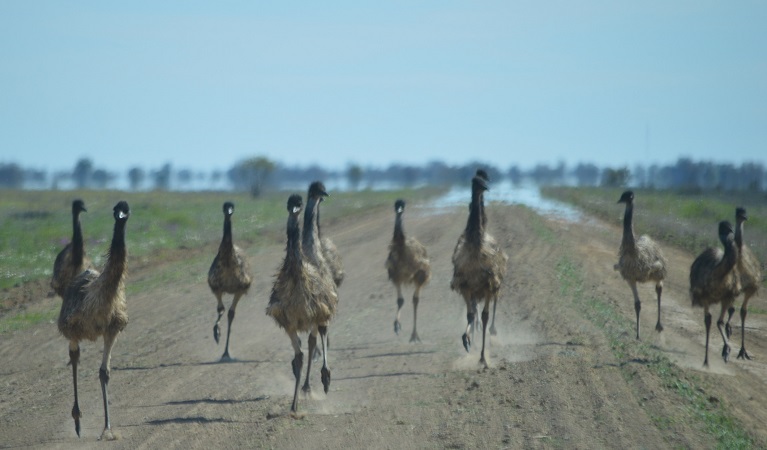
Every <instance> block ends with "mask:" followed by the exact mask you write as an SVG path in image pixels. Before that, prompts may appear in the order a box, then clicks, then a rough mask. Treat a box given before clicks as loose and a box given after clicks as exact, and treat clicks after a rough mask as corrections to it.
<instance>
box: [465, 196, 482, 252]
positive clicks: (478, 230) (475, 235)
mask: <svg viewBox="0 0 767 450" xmlns="http://www.w3.org/2000/svg"><path fill="white" fill-rule="evenodd" d="M482 208H483V204H482V191H480V190H474V191H472V193H471V209H470V210H469V220H468V221H467V222H466V239H467V240H468V241H469V242H471V243H473V244H474V245H476V246H477V247H479V246H480V245H481V244H482V235H483V234H484V232H485V225H484V223H482Z"/></svg>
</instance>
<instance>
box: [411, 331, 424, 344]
mask: <svg viewBox="0 0 767 450" xmlns="http://www.w3.org/2000/svg"><path fill="white" fill-rule="evenodd" d="M410 342H421V338H420V337H418V332H416V331H415V330H414V331H413V334H411V335H410Z"/></svg>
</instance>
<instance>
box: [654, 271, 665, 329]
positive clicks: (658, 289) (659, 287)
mask: <svg viewBox="0 0 767 450" xmlns="http://www.w3.org/2000/svg"><path fill="white" fill-rule="evenodd" d="M655 293H656V294H658V323H656V324H655V331H657V332H658V333H660V332H661V331H663V325H661V324H660V296H661V294H662V293H663V282H662V281H659V282H658V284H656V285H655Z"/></svg>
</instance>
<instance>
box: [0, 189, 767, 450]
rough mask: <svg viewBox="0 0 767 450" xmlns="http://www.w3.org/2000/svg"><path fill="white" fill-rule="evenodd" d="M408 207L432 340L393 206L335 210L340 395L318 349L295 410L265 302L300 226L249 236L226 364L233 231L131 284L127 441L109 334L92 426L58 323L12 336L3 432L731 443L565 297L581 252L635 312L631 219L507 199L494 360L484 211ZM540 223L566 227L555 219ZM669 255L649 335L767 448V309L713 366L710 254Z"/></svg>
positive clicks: (96, 352) (4, 378) (253, 442)
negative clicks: (416, 301)
mask: <svg viewBox="0 0 767 450" xmlns="http://www.w3.org/2000/svg"><path fill="white" fill-rule="evenodd" d="M405 214H406V215H405V230H406V233H408V234H409V235H412V236H415V237H417V238H418V239H419V240H420V241H421V242H422V243H423V244H424V245H425V246H426V247H427V249H428V251H429V256H430V259H431V261H432V280H431V282H430V284H429V285H428V286H427V287H426V288H424V290H423V291H422V294H421V304H420V308H419V315H418V316H419V324H418V331H419V334H420V337H421V339H422V340H423V342H422V343H419V344H411V343H409V342H408V341H409V336H410V331H411V327H412V306H411V303H410V299H409V298H407V301H406V305H405V309H404V310H403V315H402V322H403V332H402V333H401V334H400V335H399V336H397V335H395V334H394V331H393V321H394V314H395V305H396V302H395V300H396V295H395V290H394V287H393V286H391V285H390V283H389V282H388V280H387V276H386V271H385V269H384V261H385V259H386V252H387V244H388V241H389V239H390V237H391V231H392V226H393V212H391V211H388V210H386V211H384V210H380V211H373V212H370V213H368V214H366V215H364V216H357V217H352V218H349V219H345V220H339V221H335V222H328V223H327V225H325V226H324V227H323V232H324V233H325V234H326V235H327V236H329V237H331V238H332V239H333V240H334V242H335V243H336V245H337V246H338V248H339V251H340V252H341V254H342V256H343V258H344V265H345V268H346V280H345V282H344V284H343V286H342V287H341V289H340V302H341V303H340V309H339V312H338V315H337V317H336V319H335V321H334V322H333V323H332V326H331V328H330V336H331V349H330V353H329V355H330V366H331V370H332V385H331V388H330V392H329V393H328V394H327V395H325V394H324V393H323V392H322V385H321V383H320V374H319V370H318V369H319V367H317V365H315V366H314V368H313V370H312V384H313V388H314V391H313V393H312V395H311V396H310V397H309V398H307V397H302V398H301V399H300V403H299V408H300V409H301V410H302V411H304V412H305V415H304V417H303V418H301V419H294V418H291V417H289V415H288V414H287V413H288V410H289V408H290V401H291V397H292V386H293V377H292V373H291V368H290V367H291V364H290V361H291V359H292V358H293V352H292V349H291V346H290V343H289V340H288V338H287V336H286V335H285V334H284V332H283V331H281V330H280V329H278V327H277V326H276V325H275V324H274V323H272V321H271V319H269V318H268V317H266V315H265V314H264V307H265V306H266V303H267V300H268V296H269V291H270V289H271V285H272V276H273V274H274V272H275V270H276V268H277V267H278V265H279V264H280V261H281V259H282V256H283V248H284V243H283V241H282V239H283V238H282V236H280V235H275V239H274V240H273V245H269V246H267V247H266V248H262V249H260V250H258V251H256V250H255V249H252V250H251V252H249V253H250V260H251V265H252V267H253V271H254V273H253V275H254V283H253V286H252V287H251V291H250V293H249V294H248V295H247V296H246V297H245V298H244V299H243V300H242V301H241V302H240V305H239V307H238V310H237V316H236V319H235V323H234V329H233V336H232V345H231V351H232V355H233V357H234V358H235V361H234V362H230V363H219V362H218V359H219V357H220V356H221V353H222V352H223V343H222V344H221V345H216V343H215V342H214V340H213V337H212V327H213V322H214V318H215V303H216V302H215V299H214V297H213V295H212V294H211V293H210V291H209V289H208V287H207V284H206V282H205V276H206V273H207V268H208V265H209V264H210V261H211V260H212V257H213V255H214V254H215V251H216V245H211V246H210V248H206V249H193V250H189V253H188V255H186V256H185V257H183V258H176V259H175V260H170V261H163V262H151V261H150V262H141V263H140V262H136V264H134V265H133V266H132V268H133V270H132V271H131V273H130V276H129V278H128V283H131V282H134V283H139V282H143V281H146V280H151V279H153V277H158V276H159V274H161V272H162V271H165V270H173V268H174V266H176V265H179V264H181V263H182V262H183V264H184V265H183V269H181V270H184V271H188V275H186V276H184V277H182V280H181V281H174V280H175V279H172V280H171V281H168V282H166V283H155V284H154V285H153V286H154V287H151V288H148V289H145V290H142V291H141V292H140V293H137V294H134V295H132V296H129V298H128V302H129V313H130V320H131V321H130V324H129V325H128V328H127V329H126V330H125V331H124V332H123V333H122V334H121V335H120V337H119V338H118V340H117V343H116V345H115V349H114V352H113V357H112V376H111V382H110V394H111V402H110V403H111V414H112V424H113V427H114V430H115V433H116V434H117V435H118V436H119V439H118V440H117V441H114V442H99V441H98V438H99V436H100V434H101V431H102V429H103V410H102V405H101V392H100V388H99V379H98V367H99V364H100V361H101V348H102V344H101V342H96V343H91V342H84V343H83V344H81V347H82V357H81V365H80V371H79V393H80V408H81V409H82V411H83V415H84V417H83V419H82V423H83V431H82V437H80V438H78V437H77V436H76V434H75V430H74V426H73V421H72V419H71V415H70V411H71V407H72V378H71V368H70V367H68V366H67V363H68V360H69V357H68V352H67V343H66V341H65V340H64V339H63V338H62V337H61V336H60V335H59V334H58V332H57V330H56V326H55V324H54V323H45V324H40V325H36V326H33V327H31V328H28V329H25V330H22V331H16V332H12V333H6V334H4V335H2V336H0V360H1V361H3V362H2V367H1V368H0V447H3V448H6V447H7V448H27V447H34V448H97V447H98V448H101V447H103V446H109V447H110V448H130V449H136V448H185V449H196V448H206V449H209V448H349V449H351V448H391V449H406V448H584V449H586V448H712V447H715V446H716V445H717V442H716V441H715V440H713V438H712V437H711V434H709V433H706V432H704V431H703V430H702V429H701V425H700V423H699V422H696V421H695V420H687V419H686V418H689V417H691V416H694V415H695V413H691V412H690V411H691V410H692V407H691V405H690V404H688V401H687V400H685V399H684V398H682V397H681V396H679V395H677V394H675V392H674V390H673V389H672V388H671V387H670V386H668V381H667V380H665V381H664V379H662V378H661V377H659V376H658V375H657V374H656V372H655V371H653V370H652V367H651V365H652V364H653V362H652V361H647V360H645V359H642V358H639V357H635V356H634V355H631V354H629V355H627V356H625V357H616V356H615V355H616V353H614V352H613V351H611V349H610V342H609V339H610V338H609V336H608V335H607V334H606V332H605V330H604V328H603V327H601V326H599V323H598V321H594V320H592V318H590V317H589V314H588V310H587V309H586V310H584V309H583V308H582V307H579V306H577V305H575V304H573V302H572V301H571V299H570V298H569V297H567V296H563V295H562V291H561V288H560V287H561V283H560V281H559V280H558V271H557V264H558V263H559V262H560V261H561V260H562V258H563V257H566V258H568V259H569V260H570V261H573V262H574V263H575V264H576V266H577V268H578V270H579V271H580V272H581V274H582V276H583V281H584V284H583V294H584V296H592V297H596V298H599V299H601V300H603V301H604V302H605V303H607V304H609V305H613V306H614V307H615V308H617V310H618V311H619V314H620V315H622V316H625V317H626V318H629V319H630V318H633V315H634V309H633V300H632V297H631V293H630V290H629V288H628V286H627V285H626V283H625V282H624V281H622V280H621V278H620V276H619V275H618V274H617V273H616V272H614V271H613V268H612V266H613V264H614V263H615V262H616V259H617V257H616V251H617V247H618V245H619V242H620V228H619V227H618V221H617V220H616V222H615V223H614V224H613V223H611V224H605V223H603V222H597V221H593V220H588V221H586V222H583V223H570V222H565V221H558V220H556V219H553V218H544V219H540V218H539V217H538V216H536V215H535V214H534V213H533V212H532V211H530V210H529V209H526V208H523V207H516V206H503V205H496V204H493V205H492V206H491V207H489V208H488V216H489V221H490V225H489V227H490V231H491V233H492V234H493V235H494V236H495V237H496V239H497V240H498V241H499V243H501V245H503V246H504V247H505V250H506V252H507V253H508V255H509V258H510V260H509V271H508V274H507V279H506V282H505V288H504V293H503V297H502V299H501V301H500V303H499V305H498V317H497V319H496V326H497V328H498V336H495V337H493V338H492V339H491V340H490V345H489V352H490V365H491V367H490V368H489V369H487V370H481V369H480V368H479V364H478V361H479V345H478V344H479V335H477V337H476V339H477V340H476V344H475V347H474V348H473V349H472V352H471V353H468V354H467V353H466V351H465V350H464V349H463V347H462V345H461V334H462V333H463V329H464V326H465V320H466V319H465V317H466V311H465V307H464V304H463V301H462V300H461V299H460V298H459V297H458V295H457V294H455V293H454V292H452V291H451V290H450V288H449V282H450V278H451V275H452V266H451V262H450V257H451V254H452V251H453V248H454V246H455V242H456V240H457V238H458V236H459V235H460V233H461V231H462V228H463V226H464V224H465V220H466V209H465V208H463V207H462V208H458V207H456V208H453V209H450V210H442V211H435V210H432V209H429V208H422V207H420V206H419V205H412V206H411V207H410V208H409V210H408V211H407V212H406V213H405ZM329 219H330V218H327V219H325V220H329ZM616 219H617V215H616ZM540 227H546V229H547V230H550V231H547V232H545V233H542V232H541V230H540ZM130 228H131V227H130V224H129V226H128V244H129V245H130V242H131V240H132V239H140V237H139V236H132V235H131V234H130V231H131V230H130ZM536 228H538V229H536ZM235 239H236V236H235ZM246 250H247V249H246ZM182 253H183V252H182ZM665 253H666V256H667V258H668V259H669V263H670V264H669V265H670V273H669V277H668V280H667V282H666V284H665V290H664V303H663V321H664V325H665V331H663V332H662V333H660V334H658V333H656V332H655V331H654V325H655V319H654V317H655V312H656V306H655V302H654V301H653V295H654V290H653V287H652V286H649V285H647V286H642V288H641V290H640V296H642V298H643V299H644V300H645V301H644V303H643V310H642V340H643V342H645V343H646V344H648V345H649V346H650V347H651V348H652V349H654V350H655V351H658V352H660V353H661V354H663V355H665V357H667V358H668V359H670V360H671V361H673V363H674V365H675V366H676V367H678V368H679V370H680V371H681V373H683V374H684V375H685V376H686V377H693V378H694V379H695V380H697V383H698V386H699V387H698V389H700V390H703V391H704V394H705V396H706V398H707V399H708V401H709V402H710V403H711V407H712V408H714V407H716V406H718V405H720V404H721V405H723V406H725V407H726V409H727V411H729V412H730V413H731V416H732V417H734V418H735V420H736V421H738V422H739V423H740V424H742V426H743V427H744V428H745V429H746V430H748V432H749V433H750V434H751V435H752V437H753V439H754V440H755V441H756V442H757V445H761V446H765V445H767V429H765V427H764V423H767V406H765V405H767V389H765V383H766V382H767V365H765V361H767V336H766V335H767V333H765V330H766V329H767V328H766V327H765V323H764V322H765V317H764V315H763V314H752V315H751V316H749V319H748V323H747V326H748V328H747V342H748V344H749V347H748V348H749V351H750V353H751V354H752V355H754V356H755V359H754V360H752V361H745V362H744V361H740V360H732V361H731V362H729V363H728V364H725V363H724V362H723V361H722V359H721V358H720V357H719V354H720V352H721V339H720V337H719V336H718V334H716V333H715V332H714V333H712V347H711V357H710V359H711V367H710V368H709V369H703V368H702V367H701V366H702V361H703V344H704V337H705V333H704V328H703V313H702V311H701V310H699V309H695V310H694V309H692V308H691V307H690V301H689V297H688V293H687V288H688V283H687V275H688V270H689V266H690V263H691V262H692V259H693V256H694V255H691V254H689V253H686V252H683V251H679V250H676V249H673V248H666V249H665ZM177 256H179V255H177ZM180 256H184V255H180ZM176 270H178V269H176ZM148 285H149V286H152V284H151V283H149V284H148ZM18 289H22V288H18ZM27 289H29V288H28V287H27ZM37 290H38V292H37V294H38V297H39V300H36V302H37V306H34V305H33V306H30V307H39V308H44V307H46V305H47V306H50V305H52V304H57V303H58V302H59V301H60V300H58V299H57V298H47V297H46V294H47V291H46V289H45V288H44V286H38V287H37ZM2 295H3V296H13V295H21V294H18V293H13V292H5V293H3V294H2ZM23 295H29V293H27V292H24V293H23ZM409 295H412V294H411V292H409V291H406V296H409ZM761 295H762V296H763V295H764V294H761ZM227 300H228V299H227ZM761 303H762V300H761V299H760V298H757V299H756V300H752V305H753V306H757V307H761ZM734 324H735V325H736V326H734V334H733V337H734V339H733V356H734V355H736V354H737V350H738V349H739V348H740V345H739V344H740V343H739V338H738V337H739V335H740V326H739V320H738V319H737V314H736V319H735V321H734Z"/></svg>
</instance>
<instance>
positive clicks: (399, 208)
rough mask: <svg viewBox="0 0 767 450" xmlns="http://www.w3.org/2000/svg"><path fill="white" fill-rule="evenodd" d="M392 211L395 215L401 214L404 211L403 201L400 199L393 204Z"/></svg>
mask: <svg viewBox="0 0 767 450" xmlns="http://www.w3.org/2000/svg"><path fill="white" fill-rule="evenodd" d="M394 211H395V212H396V213H397V214H402V213H403V212H404V211H405V200H402V199H401V198H400V199H398V200H397V201H396V202H394Z"/></svg>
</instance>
